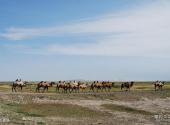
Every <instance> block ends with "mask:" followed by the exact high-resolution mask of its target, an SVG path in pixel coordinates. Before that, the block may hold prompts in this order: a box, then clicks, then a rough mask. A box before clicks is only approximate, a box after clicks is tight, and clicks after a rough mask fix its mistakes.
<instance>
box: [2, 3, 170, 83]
mask: <svg viewBox="0 0 170 125" xmlns="http://www.w3.org/2000/svg"><path fill="white" fill-rule="evenodd" d="M169 47H170V1H169V0H141V1H139V0H50V1H49V0H29V1H28V0H0V70H1V71H0V81H9V80H15V79H17V78H21V79H23V80H31V81H32V80H36V81H37V80H49V81H50V80H52V81H54V80H74V79H77V80H114V81H130V80H139V81H144V80H146V81H148V80H149V81H150V80H170V77H169V76H170V67H169V64H170V49H169Z"/></svg>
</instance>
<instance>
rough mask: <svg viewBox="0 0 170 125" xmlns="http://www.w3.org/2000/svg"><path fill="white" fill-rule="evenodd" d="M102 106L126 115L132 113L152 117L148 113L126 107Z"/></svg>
mask: <svg viewBox="0 0 170 125" xmlns="http://www.w3.org/2000/svg"><path fill="white" fill-rule="evenodd" d="M102 106H103V107H105V108H107V109H110V110H112V111H119V112H127V113H133V114H141V115H153V113H151V112H148V111H144V110H140V109H135V108H131V107H126V106H122V105H115V104H104V105H102Z"/></svg>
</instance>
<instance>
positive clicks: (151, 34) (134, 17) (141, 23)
mask: <svg viewBox="0 0 170 125" xmlns="http://www.w3.org/2000/svg"><path fill="white" fill-rule="evenodd" d="M169 32H170V2H169V1H159V2H155V3H153V4H151V5H147V6H145V7H142V8H135V9H131V10H129V11H124V12H119V13H113V14H109V15H106V16H101V17H97V18H92V19H87V20H82V21H80V22H76V23H71V24H67V25H63V26H58V27H48V28H9V29H8V30H7V32H6V33H1V34H0V36H2V37H4V38H7V39H10V40H23V39H28V38H34V37H42V36H55V35H61V34H93V33H95V34H98V33H100V34H102V33H106V34H107V33H109V35H110V36H109V37H106V36H104V37H103V38H101V39H100V40H99V39H96V41H95V42H94V43H83V44H69V45H62V44H61V45H58V44H55V45H47V47H45V48H43V49H39V50H35V51H36V52H37V53H47V54H67V55H70V54H71V55H110V56H159V57H163V56H165V57H169V54H168V53H169V52H170V51H169V49H168V47H169V46H170V41H169V40H170V35H169Z"/></svg>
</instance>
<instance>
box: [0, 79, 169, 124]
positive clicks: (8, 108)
mask: <svg viewBox="0 0 170 125" xmlns="http://www.w3.org/2000/svg"><path fill="white" fill-rule="evenodd" d="M10 84H11V83H10V82H8V83H6V82H4V83H1V84H0V118H7V119H9V121H8V122H6V123H2V122H0V124H5V125H8V124H9V125H97V124H104V125H112V124H113V125H132V124H133V125H135V124H136V125H146V124H149V125H160V124H163V125H164V124H165V125H167V124H169V123H170V121H160V120H157V119H155V118H154V115H156V114H167V115H170V105H169V102H170V85H169V83H168V82H167V83H166V85H165V86H164V88H163V91H154V87H153V85H152V83H151V82H136V83H135V85H134V87H133V88H132V90H131V91H130V92H125V91H120V84H121V83H120V82H116V83H115V87H114V88H113V89H112V90H111V91H112V92H111V93H108V92H107V93H106V92H98V93H97V92H94V93H93V92H89V89H87V90H86V91H85V92H83V93H71V94H69V93H67V94H64V93H56V91H55V86H54V87H50V88H49V91H48V92H45V93H36V92H35V87H36V86H35V85H34V84H32V85H28V86H26V87H25V88H24V89H23V92H17V93H12V92H11V86H10Z"/></svg>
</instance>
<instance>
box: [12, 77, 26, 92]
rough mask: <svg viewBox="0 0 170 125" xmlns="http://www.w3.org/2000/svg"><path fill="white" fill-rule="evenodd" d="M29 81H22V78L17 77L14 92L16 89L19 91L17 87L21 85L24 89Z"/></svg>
mask: <svg viewBox="0 0 170 125" xmlns="http://www.w3.org/2000/svg"><path fill="white" fill-rule="evenodd" d="M27 83H28V82H27V81H22V80H21V79H20V80H18V79H17V80H16V81H14V82H13V83H12V92H14V91H15V92H17V90H16V88H17V87H20V88H21V91H22V88H23V87H24V86H26V84H27Z"/></svg>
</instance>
